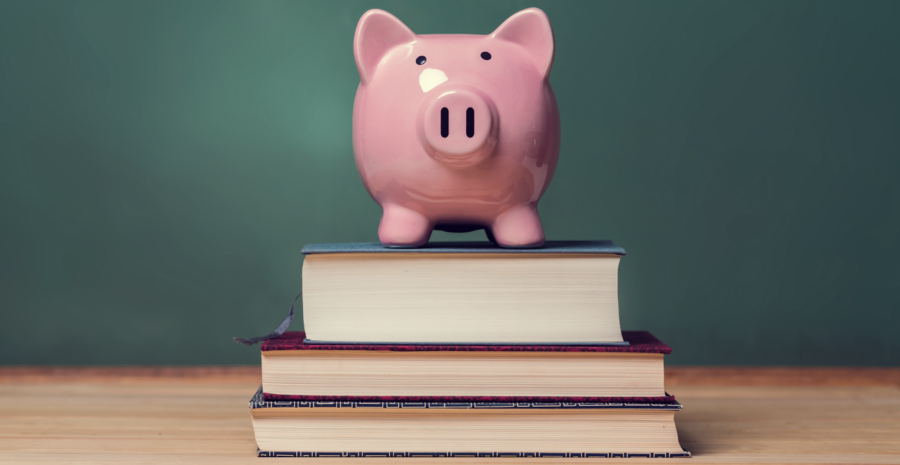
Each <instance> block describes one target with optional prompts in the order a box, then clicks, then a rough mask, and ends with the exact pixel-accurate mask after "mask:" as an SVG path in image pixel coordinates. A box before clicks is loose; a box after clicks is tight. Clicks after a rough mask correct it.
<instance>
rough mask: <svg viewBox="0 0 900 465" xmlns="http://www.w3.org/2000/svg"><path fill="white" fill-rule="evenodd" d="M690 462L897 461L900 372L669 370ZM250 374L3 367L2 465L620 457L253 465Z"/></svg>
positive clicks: (255, 374)
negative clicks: (39, 464)
mask: <svg viewBox="0 0 900 465" xmlns="http://www.w3.org/2000/svg"><path fill="white" fill-rule="evenodd" d="M666 372H667V373H666V385H667V388H668V390H669V392H670V393H672V394H674V395H675V396H676V398H677V399H678V400H679V401H681V402H682V403H683V404H684V410H683V411H682V412H681V413H678V414H677V415H676V417H675V418H676V422H677V425H678V432H679V436H680V438H681V444H682V445H683V446H684V447H685V448H687V449H688V450H690V451H691V452H692V453H693V454H694V457H693V458H690V459H624V460H621V461H624V462H627V463H642V462H648V461H649V462H653V463H659V462H661V461H673V462H678V463H681V461H687V462H686V463H898V464H900V369H894V368H885V369H822V368H800V369H798V368H781V369H778V368H743V369H741V368H679V367H674V368H673V367H670V368H667V369H666ZM259 376H260V375H259V369H258V368H254V367H221V368H213V367H182V368H171V367H170V368H149V367H144V368H137V367H135V368H29V367H6V368H3V367H0V463H4V464H5V463H36V462H52V463H76V462H77V463H86V462H108V463H238V462H241V463H255V464H260V463H267V462H268V461H277V462H279V463H281V462H284V461H310V460H312V461H315V460H318V461H319V462H322V463H327V464H329V465H331V464H337V463H347V462H352V463H354V464H357V465H358V464H359V463H362V462H365V463H366V464H382V463H386V462H388V461H393V463H401V464H404V465H406V464H410V465H411V464H418V463H422V462H430V463H442V464H447V463H486V464H500V463H511V462H528V463H542V464H543V463H566V464H573V463H585V462H602V463H615V462H619V461H620V460H617V459H599V460H593V459H526V460H522V459H447V458H444V459H413V458H407V459H351V460H345V459H330V458H326V459H296V458H293V459H272V458H257V457H256V456H255V452H256V444H255V442H254V440H253V429H252V427H251V425H250V414H249V412H248V408H247V401H248V400H249V398H250V396H251V395H252V394H253V393H254V391H256V388H257V387H258V386H259Z"/></svg>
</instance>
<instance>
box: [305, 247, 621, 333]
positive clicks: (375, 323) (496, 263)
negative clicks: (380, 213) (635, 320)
mask: <svg viewBox="0 0 900 465" xmlns="http://www.w3.org/2000/svg"><path fill="white" fill-rule="evenodd" d="M301 252H302V253H303V254H304V255H305V258H304V262H303V325H304V329H305V331H306V335H307V337H308V338H309V339H310V341H313V342H315V343H416V344H545V345H546V344H561V345H573V344H589V345H597V344H609V345H625V344H627V342H626V341H624V340H623V339H622V333H621V328H620V326H619V300H618V266H619V260H620V259H621V257H622V256H624V255H625V250H624V249H622V248H621V247H617V246H616V245H615V244H613V243H612V242H610V241H568V242H547V243H546V244H545V245H544V246H543V247H541V248H537V249H504V248H500V247H497V246H495V245H493V244H490V243H486V242H485V243H472V242H463V243H452V242H445V243H440V242H438V243H429V244H428V245H426V246H425V247H422V248H416V249H400V248H389V247H385V246H383V245H381V244H380V243H345V244H309V245H307V246H305V247H304V248H303V249H302V250H301Z"/></svg>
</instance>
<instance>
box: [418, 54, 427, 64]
mask: <svg viewBox="0 0 900 465" xmlns="http://www.w3.org/2000/svg"><path fill="white" fill-rule="evenodd" d="M416 64H417V65H424V64H425V55H422V56H420V57H419V58H416Z"/></svg>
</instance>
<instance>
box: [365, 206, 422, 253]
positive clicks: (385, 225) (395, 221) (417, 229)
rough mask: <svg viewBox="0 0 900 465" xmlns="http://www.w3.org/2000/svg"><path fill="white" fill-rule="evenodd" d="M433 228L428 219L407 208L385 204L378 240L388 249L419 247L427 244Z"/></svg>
mask: <svg viewBox="0 0 900 465" xmlns="http://www.w3.org/2000/svg"><path fill="white" fill-rule="evenodd" d="M433 227H434V225H433V224H431V221H429V220H428V218H425V217H424V216H422V215H421V214H419V213H416V212H414V211H412V210H410V209H408V208H403V207H400V206H397V205H391V204H385V205H384V213H383V214H382V215H381V224H380V225H378V239H379V240H381V243H382V244H384V245H386V246H388V247H419V246H422V245H425V243H426V242H428V238H429V237H431V230H432V228H433Z"/></svg>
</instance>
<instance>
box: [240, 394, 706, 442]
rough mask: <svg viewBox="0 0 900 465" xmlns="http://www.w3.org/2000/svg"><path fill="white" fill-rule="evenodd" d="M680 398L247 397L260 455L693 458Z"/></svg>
mask: <svg viewBox="0 0 900 465" xmlns="http://www.w3.org/2000/svg"><path fill="white" fill-rule="evenodd" d="M680 409H681V404H678V403H665V404H653V403H633V404H630V403H585V402H572V403H561V402H557V403H539V402H373V401H368V402H366V401H360V402H355V401H346V402H336V401H266V400H264V399H263V397H262V389H260V390H259V391H257V393H256V395H255V396H254V397H253V398H252V399H251V400H250V412H251V418H252V422H253V431H254V434H255V435H256V443H257V446H258V448H259V449H258V455H259V456H261V457H280V456H294V457H690V452H687V451H685V450H684V449H682V447H681V445H680V444H679V442H678V435H677V433H676V431H675V420H674V415H675V412H677V411H679V410H680Z"/></svg>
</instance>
